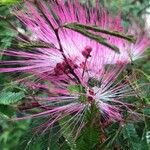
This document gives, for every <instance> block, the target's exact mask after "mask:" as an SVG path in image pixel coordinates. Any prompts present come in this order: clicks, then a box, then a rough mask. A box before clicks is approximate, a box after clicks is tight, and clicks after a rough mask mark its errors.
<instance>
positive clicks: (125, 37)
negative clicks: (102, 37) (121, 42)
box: [65, 23, 135, 43]
mask: <svg viewBox="0 0 150 150" xmlns="http://www.w3.org/2000/svg"><path fill="white" fill-rule="evenodd" d="M65 27H71V28H72V27H74V28H76V27H81V28H83V29H87V30H92V31H95V32H100V33H104V34H108V35H111V36H116V37H119V38H122V39H125V40H127V41H129V42H133V43H134V42H135V39H134V36H133V35H126V34H124V33H119V32H118V31H109V30H105V29H101V28H100V27H96V26H90V25H83V24H80V23H69V24H66V25H65Z"/></svg>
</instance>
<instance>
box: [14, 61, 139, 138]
mask: <svg viewBox="0 0 150 150" xmlns="http://www.w3.org/2000/svg"><path fill="white" fill-rule="evenodd" d="M125 66H126V64H124V63H123V64H122V63H118V64H116V65H113V66H112V67H110V66H109V67H108V68H105V69H102V70H101V71H100V72H99V77H98V76H97V72H95V71H94V72H93V73H92V76H90V74H89V73H90V71H89V70H85V72H84V75H83V76H82V77H80V73H79V74H76V75H77V76H78V77H79V79H80V81H81V83H78V84H77V83H76V82H77V81H78V80H77V79H76V78H73V79H71V78H70V77H69V73H68V74H66V72H63V73H62V74H58V75H57V76H54V77H53V79H52V80H50V81H49V82H47V84H43V83H40V82H39V83H35V82H30V83H29V82H26V85H28V87H30V88H31V89H32V88H33V89H37V90H40V89H42V90H43V92H44V95H43V96H40V95H34V96H32V97H31V96H29V97H27V99H29V100H31V102H32V100H33V98H34V100H35V102H36V103H35V102H34V103H31V105H32V104H34V107H31V108H32V109H34V108H37V107H39V110H40V111H39V112H38V113H34V114H31V111H28V108H25V109H24V107H21V106H20V107H19V109H20V110H23V111H24V112H26V116H25V117H21V118H16V120H22V119H29V118H40V117H44V118H46V122H44V123H42V124H40V126H39V128H40V129H42V131H43V132H46V131H47V130H48V129H49V128H51V127H53V126H54V127H55V125H56V123H59V124H61V126H62V128H61V130H62V131H61V132H62V133H63V132H66V131H67V130H69V131H70V129H71V131H70V132H69V133H68V135H67V136H71V135H73V137H74V138H75V139H76V138H77V137H78V135H79V133H80V132H81V130H82V129H83V128H84V127H85V126H86V124H87V122H88V120H87V115H88V113H89V112H91V108H92V107H93V106H94V107H95V108H96V114H95V116H94V117H95V118H96V119H97V120H100V122H98V124H99V125H100V124H103V125H107V124H109V123H110V122H116V121H117V122H122V121H123V118H124V117H123V115H122V113H123V112H126V111H128V112H129V113H131V114H135V115H136V113H135V112H134V111H133V110H132V107H133V106H132V104H128V103H125V102H124V100H125V99H126V98H127V97H129V96H135V95H136V94H137V93H136V92H135V89H133V88H132V86H131V85H130V84H129V82H128V80H126V78H123V79H121V80H119V79H118V77H119V75H120V73H121V72H122V71H123V70H124V67H125ZM92 119H94V118H92ZM39 128H38V129H39ZM40 131H41V130H40Z"/></svg>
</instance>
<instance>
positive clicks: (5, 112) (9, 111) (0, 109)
mask: <svg viewBox="0 0 150 150" xmlns="http://www.w3.org/2000/svg"><path fill="white" fill-rule="evenodd" d="M14 114H15V110H14V109H13V108H12V107H10V106H8V105H0V118H3V119H8V118H9V117H11V116H13V115H14Z"/></svg>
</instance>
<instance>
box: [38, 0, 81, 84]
mask: <svg viewBox="0 0 150 150" xmlns="http://www.w3.org/2000/svg"><path fill="white" fill-rule="evenodd" d="M36 4H37V7H38V8H39V10H40V11H41V13H42V15H43V17H44V18H45V20H46V21H47V22H48V23H49V25H50V27H51V28H52V30H53V31H54V33H55V35H56V38H57V41H58V44H59V49H58V50H59V51H60V52H61V54H62V56H63V58H64V60H65V62H66V63H67V65H68V67H69V70H70V72H71V74H72V75H73V76H74V77H75V78H76V79H77V81H78V83H81V81H80V79H79V77H78V76H77V75H76V73H75V72H74V70H73V69H72V67H71V65H70V64H69V62H68V60H67V58H66V56H65V54H64V50H63V47H62V44H61V40H60V37H59V33H58V30H59V28H57V29H56V28H54V26H53V24H52V23H51V21H50V20H49V19H48V17H47V16H46V15H45V14H44V12H43V11H42V8H41V6H40V3H39V2H38V1H37V0H36Z"/></svg>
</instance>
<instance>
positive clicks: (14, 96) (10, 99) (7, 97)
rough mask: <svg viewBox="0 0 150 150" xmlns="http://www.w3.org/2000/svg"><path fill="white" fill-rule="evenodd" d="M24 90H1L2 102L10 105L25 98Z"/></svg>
mask: <svg viewBox="0 0 150 150" xmlns="http://www.w3.org/2000/svg"><path fill="white" fill-rule="evenodd" d="M24 97H25V95H24V92H17V93H16V92H1V93H0V104H3V105H10V104H14V103H16V102H18V101H20V100H21V99H22V98H24Z"/></svg>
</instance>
